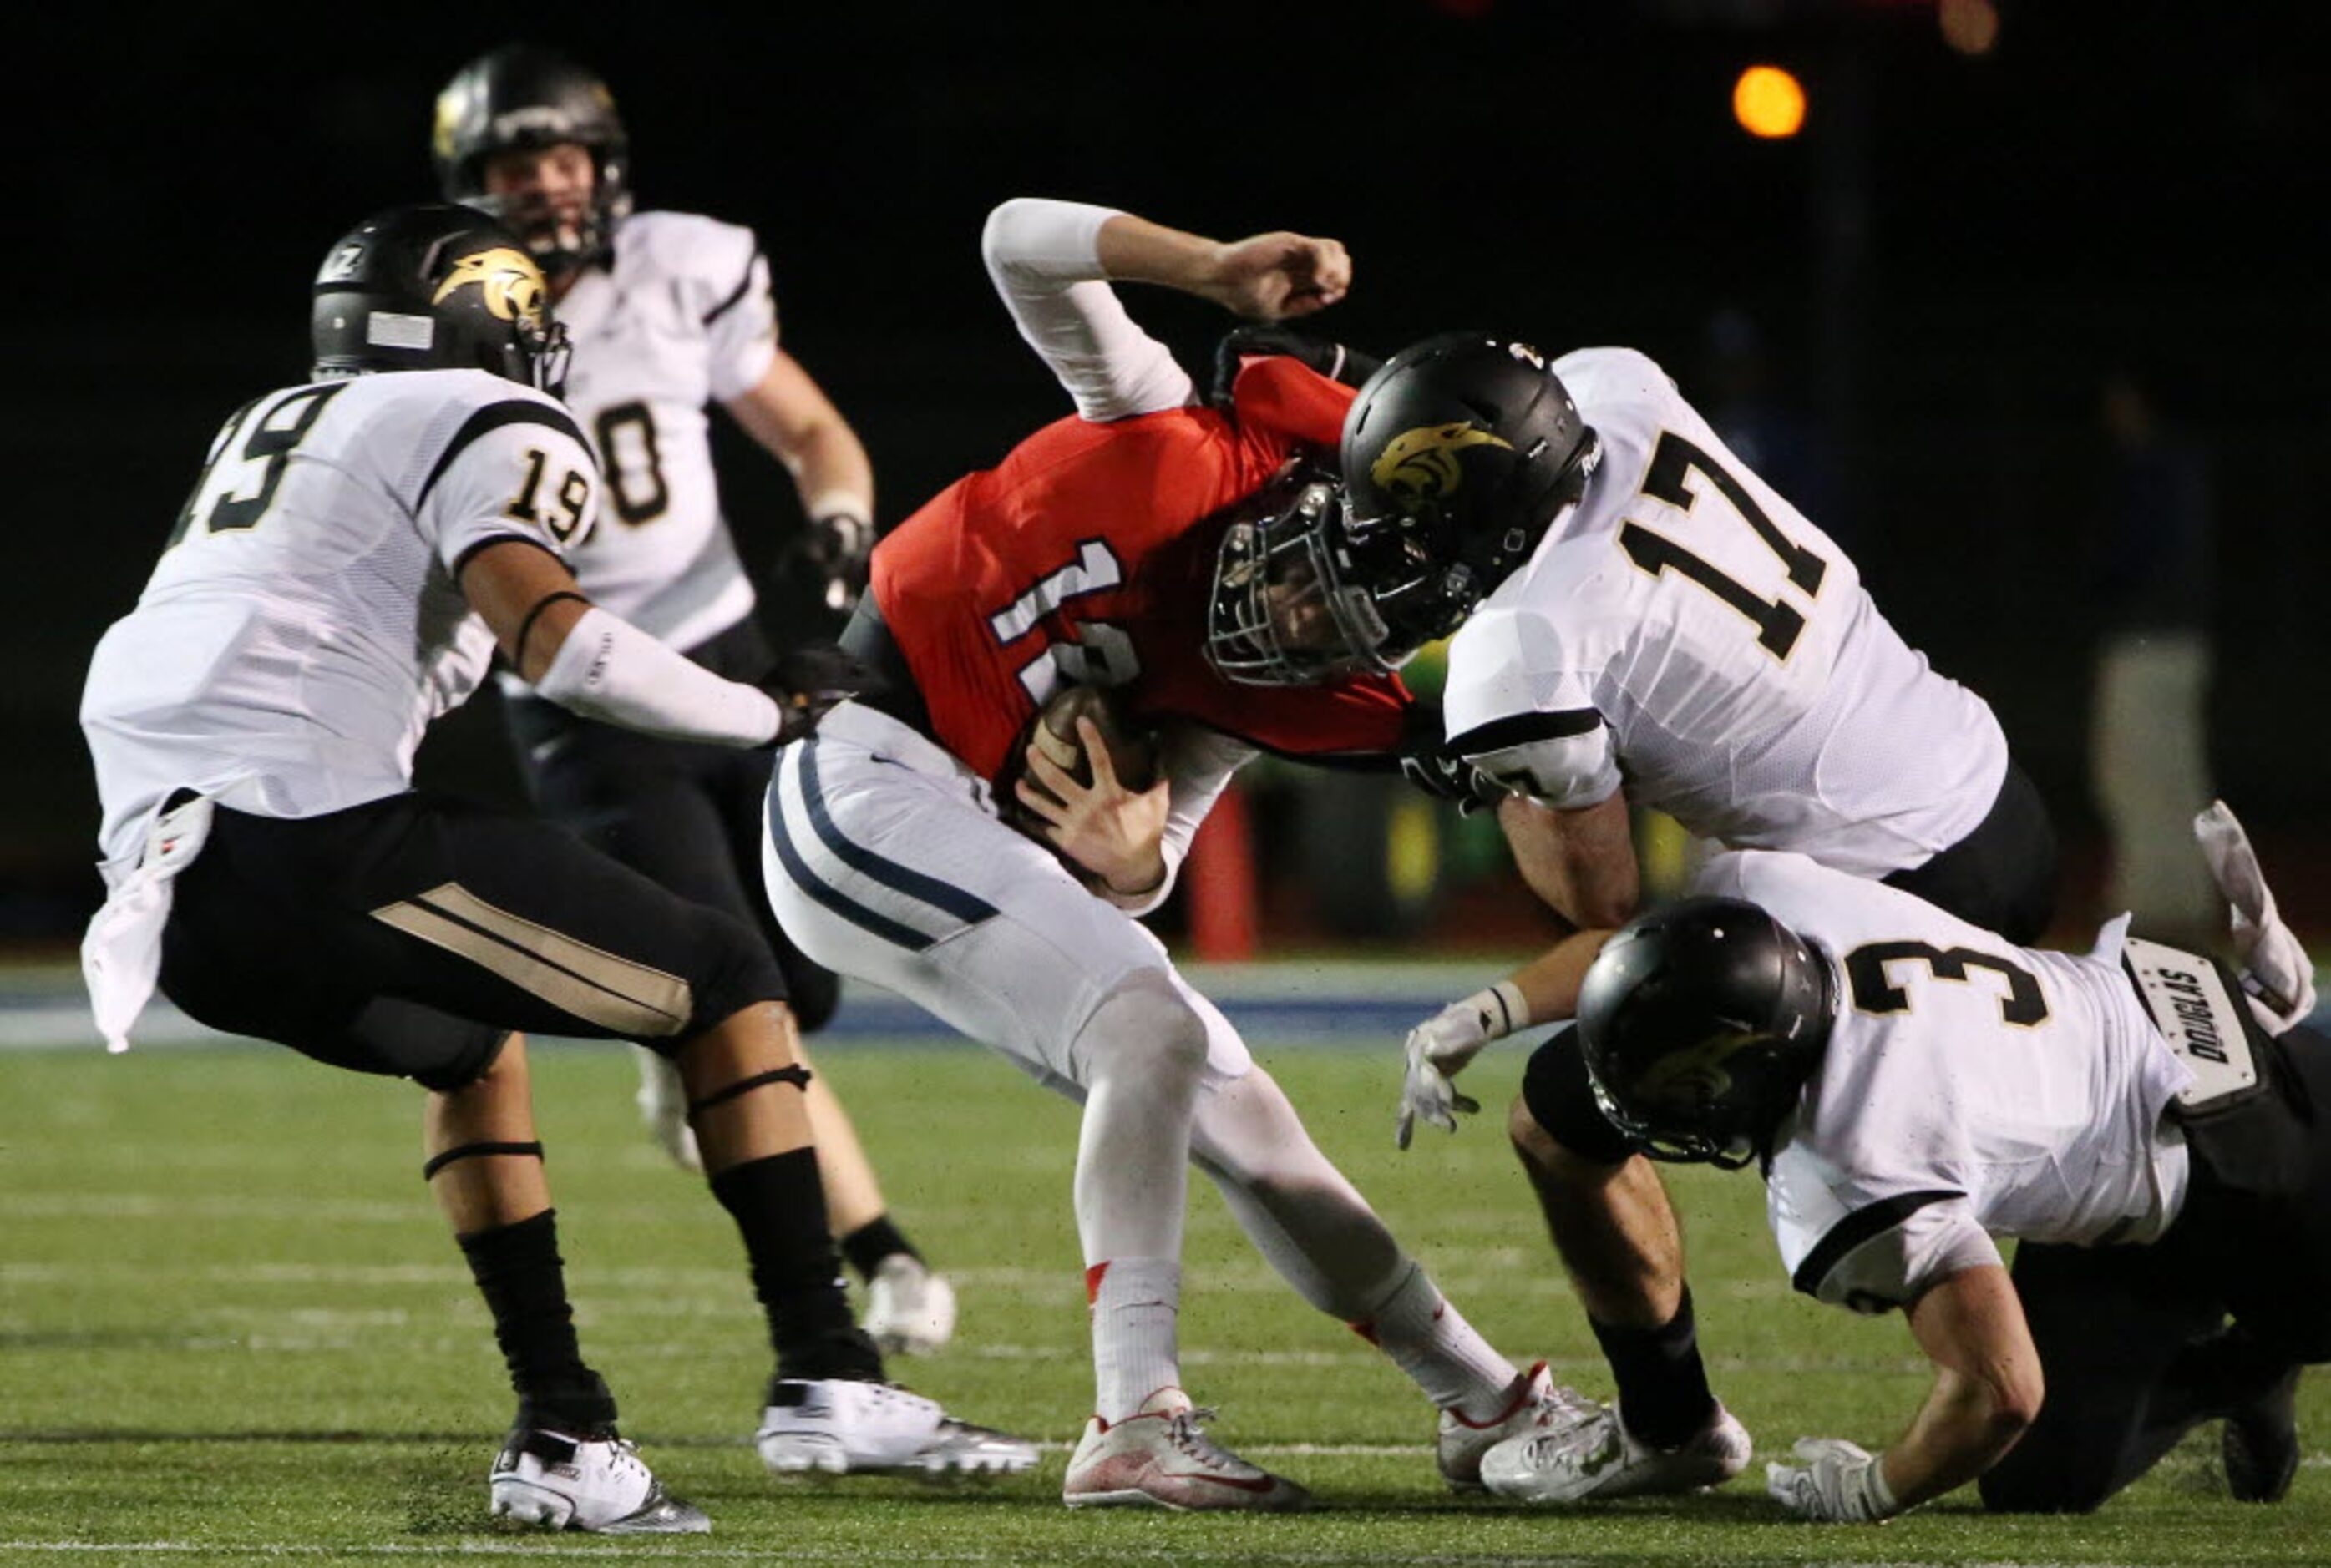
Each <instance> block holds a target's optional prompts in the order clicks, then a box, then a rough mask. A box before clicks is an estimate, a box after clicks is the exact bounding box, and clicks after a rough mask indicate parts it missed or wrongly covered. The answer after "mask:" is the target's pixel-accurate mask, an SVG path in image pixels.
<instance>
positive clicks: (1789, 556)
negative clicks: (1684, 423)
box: [1619, 431, 1829, 659]
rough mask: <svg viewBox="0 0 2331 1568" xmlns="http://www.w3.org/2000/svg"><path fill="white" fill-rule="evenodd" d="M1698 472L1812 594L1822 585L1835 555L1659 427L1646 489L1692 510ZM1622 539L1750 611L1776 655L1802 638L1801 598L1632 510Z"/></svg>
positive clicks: (1638, 555) (1639, 554)
mask: <svg viewBox="0 0 2331 1568" xmlns="http://www.w3.org/2000/svg"><path fill="white" fill-rule="evenodd" d="M1695 472H1697V473H1699V474H1702V475H1704V476H1706V478H1707V479H1708V482H1709V483H1711V484H1713V485H1714V486H1715V487H1716V489H1717V494H1718V495H1721V496H1722V497H1723V498H1724V499H1725V502H1726V504H1727V505H1728V506H1730V507H1731V508H1732V509H1733V511H1734V512H1736V513H1737V514H1738V515H1739V518H1740V520H1741V521H1742V522H1744V523H1746V524H1747V525H1748V527H1750V528H1752V529H1754V530H1755V535H1756V537H1757V538H1759V539H1761V540H1763V541H1764V544H1765V548H1766V549H1768V550H1770V551H1772V552H1773V554H1774V556H1777V557H1779V559H1780V562H1781V565H1783V566H1784V568H1786V569H1787V571H1788V575H1789V583H1790V585H1791V586H1793V587H1795V588H1797V589H1799V590H1801V591H1802V592H1803V594H1804V596H1805V597H1806V598H1808V599H1811V598H1812V597H1813V595H1815V594H1819V593H1820V592H1821V585H1822V577H1823V576H1825V575H1828V572H1829V563H1828V562H1827V561H1824V560H1822V558H1821V556H1819V555H1818V554H1816V553H1815V552H1813V551H1812V550H1809V549H1807V548H1805V547H1804V546H1803V545H1800V544H1798V543H1797V542H1796V541H1795V540H1793V539H1792V538H1790V537H1789V536H1788V535H1786V534H1784V533H1783V532H1781V530H1780V528H1779V527H1777V526H1776V525H1775V524H1774V521H1773V519H1772V518H1769V517H1767V516H1766V515H1765V508H1763V507H1761V506H1759V505H1758V504H1757V503H1756V498H1755V497H1754V496H1752V495H1750V494H1749V493H1748V488H1747V487H1746V485H1744V484H1742V483H1741V482H1740V481H1739V480H1737V479H1735V478H1734V477H1733V476H1732V475H1731V474H1730V473H1729V472H1727V470H1725V469H1724V468H1722V467H1721V466H1719V465H1718V464H1717V461H1716V460H1715V459H1714V458H1711V457H1709V456H1708V454H1707V453H1706V452H1704V451H1700V450H1699V448H1698V447H1697V446H1695V445H1693V444H1692V443H1691V442H1688V441H1686V440H1685V439H1684V438H1683V437H1681V436H1679V435H1678V434H1676V433H1675V432H1673V431H1661V432H1660V444H1659V445H1658V446H1657V447H1655V448H1653V449H1652V451H1651V467H1650V468H1649V469H1648V470H1645V472H1644V474H1643V488H1642V491H1641V493H1642V494H1644V495H1647V496H1650V497H1651V499H1654V500H1660V501H1665V502H1667V503H1668V505H1670V506H1671V507H1673V508H1676V509H1677V510H1679V511H1684V512H1689V510H1691V507H1692V503H1693V502H1694V501H1695V500H1697V499H1699V497H1698V491H1697V490H1695V489H1692V488H1691V486H1689V485H1688V484H1686V483H1685V482H1684V476H1686V475H1687V474H1690V473H1695ZM1619 547H1620V548H1621V549H1622V550H1624V551H1626V552H1627V559H1629V560H1631V561H1632V562H1634V563H1635V565H1638V566H1640V567H1641V568H1642V569H1643V570H1644V571H1646V572H1649V573H1650V574H1651V575H1653V576H1654V577H1656V576H1658V575H1660V573H1661V572H1679V573H1681V574H1682V575H1685V576H1687V577H1689V578H1690V579H1691V580H1692V581H1693V582H1695V583H1697V584H1699V585H1700V586H1701V587H1703V588H1705V589H1707V590H1708V592H1709V593H1711V594H1715V595H1716V596H1717V598H1719V599H1721V600H1723V601H1724V602H1725V603H1727V604H1729V605H1730V606H1732V608H1734V609H1735V610H1737V611H1739V612H1740V613H1742V614H1743V615H1746V617H1748V619H1749V620H1750V621H1752V622H1755V626H1756V641H1757V642H1758V643H1759V644H1760V645H1761V646H1762V647H1764V648H1765V650H1766V651H1768V652H1770V653H1771V654H1772V655H1773V657H1774V658H1775V659H1786V658H1787V657H1788V656H1789V650H1791V649H1792V648H1794V647H1795V646H1796V645H1797V635H1798V633H1799V632H1803V630H1804V629H1805V617H1804V612H1803V611H1801V610H1799V609H1798V608H1797V607H1796V606H1795V605H1793V604H1790V603H1784V602H1783V601H1781V600H1778V599H1765V598H1760V597H1759V596H1758V595H1757V594H1756V593H1755V591H1754V590H1753V589H1750V588H1748V587H1746V585H1744V584H1741V583H1739V582H1737V581H1736V580H1735V579H1733V578H1732V577H1729V576H1727V575H1725V573H1724V572H1723V570H1722V569H1720V568H1719V567H1718V566H1717V565H1716V564H1715V563H1714V562H1712V561H1709V560H1708V559H1706V558H1705V557H1703V556H1696V555H1694V554H1692V553H1691V552H1690V551H1689V550H1687V549H1685V548H1684V547H1683V546H1681V545H1679V544H1677V543H1676V542H1675V541H1674V540H1673V539H1670V538H1669V537H1667V536H1666V535H1665V534H1660V533H1654V532H1653V531H1652V530H1651V529H1650V528H1647V527H1643V525H1642V524H1641V523H1639V522H1636V521H1634V520H1633V519H1632V518H1629V519H1628V520H1627V521H1626V522H1625V523H1624V524H1622V526H1621V527H1620V529H1619Z"/></svg>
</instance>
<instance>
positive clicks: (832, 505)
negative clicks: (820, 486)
mask: <svg viewBox="0 0 2331 1568" xmlns="http://www.w3.org/2000/svg"><path fill="white" fill-rule="evenodd" d="M802 510H803V511H804V512H805V513H807V514H808V515H809V516H810V518H812V519H813V520H815V521H818V522H823V521H824V520H825V519H826V518H857V519H858V520H859V521H860V522H861V523H868V522H872V521H873V520H874V503H873V502H872V501H871V500H870V499H867V498H866V497H864V496H861V495H860V494H858V493H857V492H855V491H854V490H841V489H834V490H820V491H818V492H817V494H815V495H813V496H812V497H810V498H809V499H807V500H806V501H804V502H803V503H802Z"/></svg>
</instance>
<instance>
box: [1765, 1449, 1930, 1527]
mask: <svg viewBox="0 0 2331 1568" xmlns="http://www.w3.org/2000/svg"><path fill="white" fill-rule="evenodd" d="M1793 1452H1794V1453H1795V1454H1796V1456H1797V1458H1799V1459H1803V1461H1804V1467H1803V1468H1798V1467H1797V1466H1795V1465H1781V1464H1771V1465H1766V1466H1765V1491H1766V1492H1767V1493H1769V1494H1770V1495H1771V1496H1772V1497H1773V1498H1774V1500H1775V1501H1777V1502H1778V1503H1780V1504H1781V1505H1782V1506H1784V1507H1785V1508H1787V1509H1788V1510H1789V1512H1790V1513H1792V1514H1794V1515H1795V1516H1797V1517H1798V1518H1800V1519H1810V1520H1812V1521H1813V1522H1814V1523H1815V1524H1821V1525H1867V1524H1874V1523H1876V1522H1877V1521H1879V1520H1880V1519H1884V1518H1887V1517H1889V1516H1892V1515H1894V1514H1896V1513H1898V1512H1899V1511H1900V1510H1899V1509H1898V1508H1897V1507H1896V1506H1894V1494H1893V1492H1892V1491H1891V1490H1889V1488H1888V1487H1887V1485H1886V1475H1885V1471H1884V1469H1883V1468H1882V1467H1880V1466H1879V1463H1878V1456H1877V1455H1875V1454H1873V1453H1870V1451H1869V1450H1868V1449H1863V1448H1862V1447H1861V1446H1860V1445H1859V1444H1857V1443H1850V1442H1847V1441H1846V1440H1844V1439H1843V1438H1799V1439H1798V1440H1797V1445H1796V1448H1795V1449H1793Z"/></svg>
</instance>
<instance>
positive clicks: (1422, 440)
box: [1368, 420, 1514, 511]
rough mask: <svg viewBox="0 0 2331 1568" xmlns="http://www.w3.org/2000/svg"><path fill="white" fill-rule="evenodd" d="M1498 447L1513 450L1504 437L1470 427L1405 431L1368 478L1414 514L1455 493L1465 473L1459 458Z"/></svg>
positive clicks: (1371, 466) (1388, 446)
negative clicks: (1476, 449) (1478, 448)
mask: <svg viewBox="0 0 2331 1568" xmlns="http://www.w3.org/2000/svg"><path fill="white" fill-rule="evenodd" d="M1475 446H1496V447H1503V448H1504V449H1505V450H1506V451H1513V450H1514V443H1513V442H1509V441H1508V440H1506V439H1505V438H1504V437H1502V436H1498V435H1493V434H1491V433H1490V432H1488V431H1486V430H1481V429H1478V428H1476V427H1475V426H1473V425H1470V424H1467V423H1464V422H1463V421H1462V420H1460V421H1458V422H1457V423H1454V424H1420V425H1418V426H1416V427H1415V428H1414V429H1413V430H1404V431H1402V432H1400V433H1399V434H1398V435H1396V436H1394V437H1393V438H1392V440H1391V441H1390V442H1388V443H1386V445H1385V447H1384V451H1383V452H1382V453H1380V454H1379V455H1378V456H1377V458H1376V461H1374V462H1372V463H1370V464H1369V465H1368V478H1370V479H1372V480H1375V482H1376V486H1377V488H1378V489H1383V490H1385V491H1387V492H1389V493H1390V494H1391V496H1392V498H1393V499H1394V502H1395V503H1397V504H1398V505H1399V507H1400V508H1401V509H1402V510H1403V511H1411V510H1413V509H1414V508H1417V507H1418V506H1420V505H1422V503H1424V502H1426V501H1430V500H1435V499H1439V498H1441V497H1442V496H1445V495H1447V494H1449V493H1450V492H1451V491H1452V490H1454V489H1456V488H1457V487H1458V485H1460V483H1462V482H1463V480H1464V478H1465V471H1464V470H1463V469H1462V468H1460V466H1458V462H1457V454H1458V453H1459V452H1460V451H1464V450H1465V449H1466V448H1468V447H1475Z"/></svg>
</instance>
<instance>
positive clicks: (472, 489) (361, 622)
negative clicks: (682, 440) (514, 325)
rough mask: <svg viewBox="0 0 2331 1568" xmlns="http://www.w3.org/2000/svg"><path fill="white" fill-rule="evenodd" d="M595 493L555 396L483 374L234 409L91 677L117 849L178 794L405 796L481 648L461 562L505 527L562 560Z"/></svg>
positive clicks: (263, 807) (387, 382) (109, 836)
mask: <svg viewBox="0 0 2331 1568" xmlns="http://www.w3.org/2000/svg"><path fill="white" fill-rule="evenodd" d="M598 492H599V477H598V470H597V468H596V466H595V463H594V461H593V459H592V455H591V450H590V447H589V445H588V444H587V443H586V442H585V440H584V438H583V435H582V432H581V431H580V430H579V429H577V428H576V423H575V421H574V419H573V418H572V417H571V416H570V415H569V414H568V413H567V412H566V410H565V409H564V408H562V407H560V406H559V405H558V404H557V402H556V401H554V400H553V399H551V398H549V397H547V396H545V395H544V394H541V393H539V392H537V391H535V390H533V389H532V388H531V387H526V386H521V385H518V384H517V383H515V382H511V381H507V380H504V379H503V378H501V377H500V376H498V375H490V374H489V373H487V372H485V371H482V370H414V371H399V372H395V373H391V374H384V375H362V376H357V377H353V378H350V379H346V380H333V381H319V382H311V383H309V385H304V386H291V387H284V388H281V389H280V390H278V391H274V392H271V393H269V394H266V395H265V396H263V397H260V398H256V399H254V400H252V402H251V403H249V404H245V405H244V406H243V408H241V409H239V410H238V411H236V413H235V414H234V415H233V417H232V418H231V419H229V420H228V421H227V423H226V425H225V427H224V429H222V430H221V431H220V432H219V434H218V438H217V440H216V441H214V442H213V443H212V446H211V451H210V457H209V461H208V462H207V464H206V465H205V468H204V470H203V473H202V477H201V478H200V479H199V480H196V481H195V489H194V493H193V494H192V495H191V496H189V497H188V498H187V499H186V507H185V508H184V509H183V510H181V512H180V513H179V517H178V524H177V528H176V532H175V533H174V534H173V535H172V536H171V540H170V544H169V546H168V547H167V548H166V550H165V551H164V552H163V555H162V559H161V561H160V562H159V564H157V565H156V566H155V568H154V575H153V576H152V577H151V578H150V579H148V581H147V584H146V591H145V593H144V594H142V595H141V596H140V597H139V599H138V607H137V609H135V610H133V611H131V612H130V613H128V615H127V616H124V617H123V618H122V619H121V620H119V621H117V622H114V623H113V625H112V627H111V628H110V629H109V631H108V632H106V633H105V636H104V638H103V639H102V640H101V641H100V642H99V643H98V645H97V652H96V655H95V656H94V658H93V659H92V660H90V670H89V680H88V683H87V685H86V686H85V687H84V688H83V689H82V692H81V727H82V729H83V731H84V732H85V733H86V734H87V736H88V737H89V745H90V752H91V754H92V755H93V756H94V758H95V761H96V765H97V784H98V794H99V796H100V799H101V801H102V803H103V805H104V812H105V821H104V826H103V828H102V830H101V832H100V838H101V841H102V843H103V846H104V849H105V853H106V856H107V858H108V860H109V862H110V861H120V860H125V859H126V858H128V857H131V856H134V855H135V854H136V853H137V852H138V850H139V847H140V840H139V832H140V829H141V826H142V824H143V822H145V819H146V817H147V814H148V813H150V812H151V811H152V810H153V808H154V806H155V805H156V804H157V803H159V802H160V801H161V800H162V799H163V798H164V797H165V796H166V795H167V794H169V793H170V792H171V791H173V790H175V789H178V788H180V787H186V788H190V789H195V790H198V791H200V792H202V793H203V794H209V795H213V796H215V797H216V798H217V799H219V800H220V801H222V802H223V803H225V804H227V805H229V806H232V807H233V808H234V809H236V810H237V811H243V812H249V813H254V814H256V815H260V816H270V817H310V816H317V815H319V814H321V813H326V812H332V811H338V810H341V809H342V808H344V807H347V806H353V805H360V804H362V803H365V802H366V801H370V800H377V799H379V798H381V797H382V796H385V795H390V794H397V793H399V792H401V791H403V790H405V789H408V788H410V787H411V784H412V776H413V753H414V748H415V747H416V746H419V744H420V742H421V736H422V732H423V730H425V729H426V728H427V727H429V724H430V721H431V720H433V719H434V718H435V717H438V716H439V715H440V714H442V713H444V712H446V711H448V710H449V709H452V708H456V707H459V706H460V705H461V703H462V702H463V701H464V700H465V699H466V698H468V697H469V696H470V694H471V692H472V691H474V690H475V689H477V685H478V682H479V680H480V679H482V678H483V676H484V673H485V670H486V666H487V663H488V661H489V660H490V659H491V657H492V654H493V636H492V633H491V632H489V631H488V630H487V628H486V624H485V622H484V621H483V620H481V619H480V617H479V616H478V615H477V614H476V613H474V612H472V611H471V608H470V606H469V603H468V601H466V600H465V599H464V598H463V597H462V596H461V590H460V588H459V587H458V585H457V582H456V578H457V575H458V572H459V570H460V566H461V562H462V561H463V560H464V559H466V558H467V557H468V556H470V555H471V554H472V553H473V552H474V551H476V550H477V549H479V548H480V547H481V546H486V545H490V544H492V543H494V542H496V541H497V540H501V539H512V538H515V539H523V540H527V541H528V542H530V543H533V544H538V545H540V546H544V547H546V548H547V549H550V550H552V551H554V552H556V553H557V554H559V555H561V556H564V555H565V554H566V550H567V549H568V548H569V547H570V546H573V545H575V544H576V543H578V542H579V541H581V540H582V539H584V538H585V537H588V535H589V533H590V530H591V525H592V521H593V518H594V517H595V513H596V509H597V507H598Z"/></svg>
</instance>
